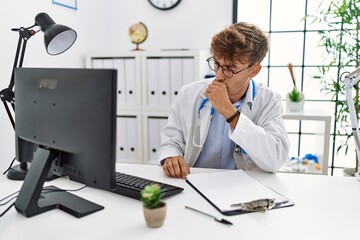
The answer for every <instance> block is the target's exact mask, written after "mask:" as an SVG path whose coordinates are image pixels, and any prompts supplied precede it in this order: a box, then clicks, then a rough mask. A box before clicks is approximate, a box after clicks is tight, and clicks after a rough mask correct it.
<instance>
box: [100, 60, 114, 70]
mask: <svg viewBox="0 0 360 240" xmlns="http://www.w3.org/2000/svg"><path fill="white" fill-rule="evenodd" d="M103 68H104V69H114V60H113V59H111V58H105V59H103Z"/></svg>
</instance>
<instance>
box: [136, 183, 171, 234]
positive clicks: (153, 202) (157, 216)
mask: <svg viewBox="0 0 360 240" xmlns="http://www.w3.org/2000/svg"><path fill="white" fill-rule="evenodd" d="M141 202H142V203H143V211H144V217H145V221H146V225H147V226H148V227H151V228H158V227H161V226H162V225H163V223H164V220H165V216H166V204H165V202H163V201H161V188H160V185H159V184H151V185H147V186H145V188H144V189H142V190H141Z"/></svg>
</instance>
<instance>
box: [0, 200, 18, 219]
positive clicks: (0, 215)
mask: <svg viewBox="0 0 360 240" xmlns="http://www.w3.org/2000/svg"><path fill="white" fill-rule="evenodd" d="M14 205H15V203H12V204H11V205H10V206H9V207H8V208H7V209H6V210H5V211H4V212H2V213H1V214H0V217H2V216H4V215H5V213H6V212H7V211H9V210H10V208H12V207H13V206H14Z"/></svg>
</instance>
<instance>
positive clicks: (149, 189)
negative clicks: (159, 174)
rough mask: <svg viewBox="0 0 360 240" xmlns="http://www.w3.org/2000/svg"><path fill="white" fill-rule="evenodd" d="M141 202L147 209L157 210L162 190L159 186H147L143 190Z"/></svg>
mask: <svg viewBox="0 0 360 240" xmlns="http://www.w3.org/2000/svg"><path fill="white" fill-rule="evenodd" d="M141 202H142V203H143V205H144V206H145V207H147V208H157V207H158V206H159V204H160V202H161V188H160V185H159V184H151V185H147V186H145V187H144V188H143V189H142V190H141Z"/></svg>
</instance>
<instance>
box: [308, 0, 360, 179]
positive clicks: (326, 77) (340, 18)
mask: <svg viewBox="0 0 360 240" xmlns="http://www.w3.org/2000/svg"><path fill="white" fill-rule="evenodd" d="M304 19H313V22H319V23H325V24H326V25H327V26H328V29H327V30H320V31H318V32H319V35H320V37H321V39H320V41H319V47H322V48H323V49H324V53H326V58H325V59H324V63H323V65H322V66H321V67H320V68H319V74H318V75H316V76H314V78H315V79H320V80H321V82H322V85H323V91H324V92H325V94H331V98H332V101H333V102H334V103H335V111H334V116H335V126H334V129H336V132H335V134H334V144H335V143H338V147H337V148H336V152H337V153H339V151H340V150H341V149H344V150H345V155H346V154H347V152H348V149H349V146H353V144H352V143H353V138H352V127H351V124H350V115H349V110H348V107H347V102H346V98H345V86H344V84H343V82H342V80H343V77H344V76H345V74H346V73H348V72H351V71H353V70H354V69H355V68H356V67H358V66H359V63H360V1H359V0H332V1H330V0H324V1H322V3H321V4H320V6H319V9H318V11H317V15H315V16H313V15H308V16H305V18H304ZM334 70H336V71H334ZM335 72H336V74H335ZM354 102H355V110H356V113H357V117H358V118H359V109H360V108H359V107H360V105H359V92H358V90H356V92H355V94H354ZM336 136H344V137H345V140H343V141H338V140H336V139H337V138H336ZM350 139H351V141H349V140H350ZM334 149H335V145H334ZM353 149H354V148H353ZM354 163H355V167H354V168H352V169H345V172H347V173H348V174H350V175H353V174H354V173H355V172H356V171H357V159H356V161H354Z"/></svg>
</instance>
